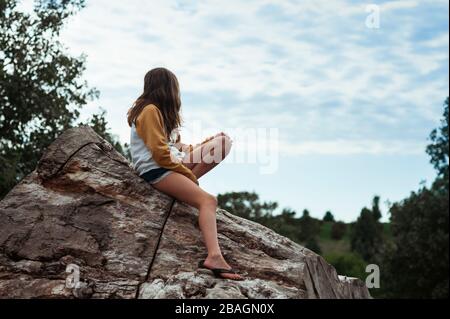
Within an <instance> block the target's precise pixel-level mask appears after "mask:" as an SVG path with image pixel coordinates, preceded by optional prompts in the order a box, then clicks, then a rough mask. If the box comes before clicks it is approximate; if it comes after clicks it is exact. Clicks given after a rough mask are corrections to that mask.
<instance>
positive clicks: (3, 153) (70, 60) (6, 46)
mask: <svg viewBox="0 0 450 319" xmlns="http://www.w3.org/2000/svg"><path fill="white" fill-rule="evenodd" d="M83 7H84V0H37V1H35V5H34V11H33V12H32V13H25V12H21V11H20V10H19V9H18V1H17V0H0V198H2V197H3V196H4V195H5V194H6V193H7V192H8V191H9V190H10V189H11V188H12V187H13V186H14V185H15V184H16V183H17V182H18V181H19V180H20V179H22V178H23V177H24V176H26V175H27V174H28V173H30V172H31V171H32V170H33V169H34V168H35V166H36V164H37V162H38V160H39V159H40V157H41V156H42V153H43V151H44V150H45V148H46V147H47V146H48V145H49V144H50V143H51V142H53V141H54V140H55V139H56V138H57V137H58V135H59V134H61V133H62V132H63V131H64V130H66V129H67V128H69V127H71V126H73V125H75V124H76V120H77V119H78V117H79V111H80V109H81V108H82V107H83V106H84V105H85V104H86V103H87V102H88V101H89V100H92V99H95V98H97V97H98V91H97V90H95V89H93V88H89V87H88V85H87V83H86V81H84V80H83V79H82V74H83V72H84V70H85V57H84V56H80V57H72V56H70V55H69V54H67V52H66V49H65V48H64V46H63V44H62V43H61V42H60V41H59V40H58V37H59V35H60V32H61V30H62V28H63V26H64V24H65V22H66V21H67V19H68V18H69V17H70V16H72V15H74V14H75V13H76V12H78V11H79V10H80V9H82V8H83ZM99 120H100V118H99V117H97V118H95V119H93V121H94V122H95V121H97V122H98V121H99Z"/></svg>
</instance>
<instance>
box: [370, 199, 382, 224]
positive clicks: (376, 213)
mask: <svg viewBox="0 0 450 319" xmlns="http://www.w3.org/2000/svg"><path fill="white" fill-rule="evenodd" d="M372 214H373V217H374V218H375V219H376V220H377V221H379V220H380V219H381V217H383V215H382V214H381V209H380V196H375V197H374V198H373V201H372Z"/></svg>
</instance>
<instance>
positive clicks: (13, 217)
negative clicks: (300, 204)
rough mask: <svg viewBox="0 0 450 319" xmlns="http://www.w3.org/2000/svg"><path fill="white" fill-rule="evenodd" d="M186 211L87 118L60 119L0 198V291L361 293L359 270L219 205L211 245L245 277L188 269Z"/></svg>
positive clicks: (191, 229) (194, 252)
mask: <svg viewBox="0 0 450 319" xmlns="http://www.w3.org/2000/svg"><path fill="white" fill-rule="evenodd" d="M197 217H198V211H197V210H196V209H194V208H192V207H189V206H187V205H185V204H183V203H178V202H174V201H173V200H172V199H171V198H169V197H168V196H166V195H164V194H161V193H159V192H158V191H156V190H155V189H153V188H152V187H151V186H150V185H148V184H147V183H146V182H145V181H143V180H142V179H140V178H139V177H138V176H137V174H136V173H135V172H134V171H133V169H132V168H131V167H130V165H129V163H128V161H127V160H126V159H125V158H124V157H122V156H121V155H120V154H118V153H117V152H116V151H115V150H114V149H113V148H112V146H111V145H110V144H109V143H107V142H106V141H105V140H103V139H102V138H101V137H99V136H98V135H97V134H96V133H95V132H94V131H93V130H92V129H90V128H89V127H85V126H83V127H78V128H73V129H70V130H68V131H66V132H65V133H64V134H62V135H61V136H60V137H59V138H58V139H57V140H56V141H55V142H54V143H53V144H52V145H51V146H50V147H49V148H48V149H47V151H46V152H45V154H44V156H43V158H42V159H41V161H40V162H39V164H38V167H37V168H36V170H35V171H34V172H33V173H32V174H30V175H29V176H28V177H27V178H25V179H24V180H23V181H22V182H21V183H20V184H18V185H17V186H16V187H15V188H14V189H13V190H12V191H11V192H10V193H9V194H8V195H7V196H6V197H5V198H4V199H3V200H2V201H1V202H0V221H1V222H0V298H370V295H369V293H368V290H367V289H366V287H365V285H364V284H363V282H362V281H361V280H359V279H355V278H348V277H342V276H338V275H337V273H336V271H335V269H334V268H333V267H332V266H331V265H329V264H327V263H326V262H325V260H324V259H323V258H322V257H320V256H318V255H317V254H315V253H313V252H312V251H310V250H308V249H306V248H304V247H302V246H300V245H298V244H296V243H294V242H292V241H290V240H289V239H287V238H285V237H283V236H281V235H278V234H277V233H275V232H273V231H271V230H270V229H268V228H266V227H264V226H262V225H259V224H257V223H254V222H251V221H248V220H246V219H243V218H240V217H237V216H234V215H232V214H230V213H228V212H226V211H224V210H218V211H217V219H218V232H219V241H220V245H221V247H222V250H223V252H224V255H225V258H226V259H227V260H228V261H229V263H230V264H231V266H233V267H236V268H238V269H240V270H242V271H244V272H246V280H244V281H240V282H238V281H231V280H220V279H215V278H214V277H213V276H212V274H211V272H210V271H208V270H206V269H198V268H197V264H198V261H199V260H202V259H204V258H205V257H206V255H205V248H204V244H203V239H202V236H201V233H200V230H199V228H198V222H197ZM74 269H75V271H74ZM77 270H79V272H77ZM78 273H79V281H77V280H76V277H77V274H78ZM74 283H78V284H74Z"/></svg>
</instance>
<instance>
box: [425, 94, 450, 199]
mask: <svg viewBox="0 0 450 319" xmlns="http://www.w3.org/2000/svg"><path fill="white" fill-rule="evenodd" d="M443 117H444V118H443V119H442V120H441V127H440V128H439V129H435V130H433V131H432V132H431V134H430V141H431V144H430V145H428V146H427V149H426V151H427V153H428V155H429V156H430V157H431V160H430V161H431V164H433V166H434V168H435V169H436V170H437V173H438V178H437V179H436V183H437V184H438V185H436V187H440V186H441V185H442V187H444V188H445V189H446V190H447V192H448V181H449V175H448V164H449V162H448V161H449V159H448V148H449V144H448V121H449V117H448V97H447V99H446V100H445V102H444V116H443Z"/></svg>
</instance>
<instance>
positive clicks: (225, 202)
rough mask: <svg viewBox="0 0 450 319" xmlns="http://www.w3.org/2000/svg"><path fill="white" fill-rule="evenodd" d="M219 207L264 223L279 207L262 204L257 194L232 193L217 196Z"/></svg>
mask: <svg viewBox="0 0 450 319" xmlns="http://www.w3.org/2000/svg"><path fill="white" fill-rule="evenodd" d="M217 201H218V205H219V207H221V208H223V209H225V210H227V211H229V212H230V213H232V214H235V215H237V216H240V217H243V218H247V219H250V220H254V221H258V222H264V221H267V220H268V219H270V218H271V217H272V214H273V212H274V211H275V209H277V207H278V203H276V202H262V203H261V202H260V200H259V196H258V194H256V193H255V192H251V193H250V192H230V193H225V194H219V195H218V196H217Z"/></svg>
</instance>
